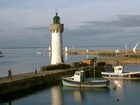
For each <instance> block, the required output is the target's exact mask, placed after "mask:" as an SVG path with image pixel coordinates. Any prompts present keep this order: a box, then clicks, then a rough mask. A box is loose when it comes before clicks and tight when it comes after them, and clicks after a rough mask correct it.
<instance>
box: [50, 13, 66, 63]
mask: <svg viewBox="0 0 140 105" xmlns="http://www.w3.org/2000/svg"><path fill="white" fill-rule="evenodd" d="M50 30H51V33H52V42H51V47H52V48H51V52H52V58H51V64H62V63H64V62H63V42H62V33H63V31H64V25H63V24H61V23H60V17H59V16H58V14H57V12H56V16H54V18H53V24H51V25H50Z"/></svg>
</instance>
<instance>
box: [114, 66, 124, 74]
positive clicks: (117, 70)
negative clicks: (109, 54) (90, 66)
mask: <svg viewBox="0 0 140 105" xmlns="http://www.w3.org/2000/svg"><path fill="white" fill-rule="evenodd" d="M114 73H123V66H115V67H114Z"/></svg>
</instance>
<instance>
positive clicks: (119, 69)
mask: <svg viewBox="0 0 140 105" xmlns="http://www.w3.org/2000/svg"><path fill="white" fill-rule="evenodd" d="M113 69H114V71H113V72H101V74H102V76H103V78H110V79H140V71H137V72H125V71H124V69H123V66H121V65H118V66H114V68H113Z"/></svg>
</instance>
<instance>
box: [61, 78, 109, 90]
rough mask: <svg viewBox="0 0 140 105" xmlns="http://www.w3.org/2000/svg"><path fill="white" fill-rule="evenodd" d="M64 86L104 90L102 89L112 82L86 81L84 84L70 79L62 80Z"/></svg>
mask: <svg viewBox="0 0 140 105" xmlns="http://www.w3.org/2000/svg"><path fill="white" fill-rule="evenodd" d="M62 84H63V85H64V86H69V87H80V88H83V87H84V88H98V87H100V88H102V87H108V86H109V84H110V82H109V80H92V81H84V82H78V81H73V80H70V79H69V78H64V77H63V78H62Z"/></svg>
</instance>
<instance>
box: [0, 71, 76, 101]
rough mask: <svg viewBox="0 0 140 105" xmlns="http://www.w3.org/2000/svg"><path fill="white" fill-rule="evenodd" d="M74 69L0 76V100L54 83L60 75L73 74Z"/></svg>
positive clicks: (58, 79)
mask: <svg viewBox="0 0 140 105" xmlns="http://www.w3.org/2000/svg"><path fill="white" fill-rule="evenodd" d="M75 70H77V68H75V69H69V70H54V71H53V70H52V71H39V72H37V73H35V72H31V73H25V74H18V75H13V76H12V79H8V77H3V78H0V101H1V100H7V99H8V98H10V97H16V96H17V95H19V96H20V95H23V93H26V91H32V90H33V89H37V88H39V87H41V86H44V87H46V86H50V85H51V84H56V83H58V82H59V81H60V79H61V77H62V76H68V75H73V73H74V72H75ZM17 97H18V96H17Z"/></svg>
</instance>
